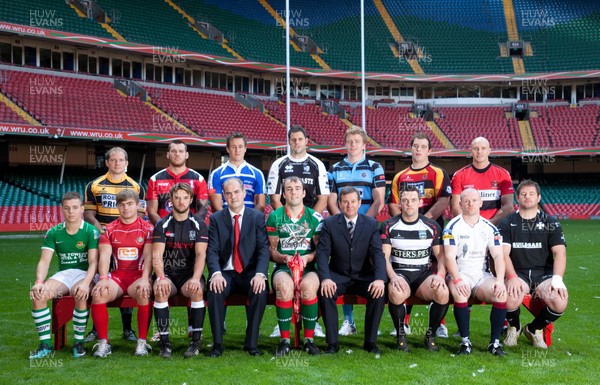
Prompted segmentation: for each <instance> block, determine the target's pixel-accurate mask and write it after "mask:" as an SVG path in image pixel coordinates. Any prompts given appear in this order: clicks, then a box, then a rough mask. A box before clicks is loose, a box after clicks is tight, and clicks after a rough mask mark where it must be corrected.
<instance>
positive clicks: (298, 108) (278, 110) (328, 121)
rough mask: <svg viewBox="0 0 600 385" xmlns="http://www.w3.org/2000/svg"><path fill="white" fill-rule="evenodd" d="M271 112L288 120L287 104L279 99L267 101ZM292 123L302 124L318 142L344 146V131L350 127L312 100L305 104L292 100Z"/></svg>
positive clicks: (280, 119)
mask: <svg viewBox="0 0 600 385" xmlns="http://www.w3.org/2000/svg"><path fill="white" fill-rule="evenodd" d="M265 107H266V108H267V109H268V110H269V113H270V114H271V115H272V116H274V117H275V118H277V119H278V120H279V121H281V122H285V121H286V106H285V104H282V103H279V102H277V101H266V102H265ZM290 110H291V117H290V122H291V125H300V126H302V127H304V129H305V130H306V134H307V135H308V137H309V138H310V139H311V140H312V141H314V142H316V143H317V144H323V145H332V146H342V145H344V132H346V130H347V129H348V126H347V125H345V124H344V123H343V122H342V121H341V120H340V118H339V117H337V116H336V115H328V114H325V113H324V112H323V110H322V109H321V106H320V105H318V104H315V103H314V102H312V101H308V102H306V103H304V104H300V103H296V102H292V103H291V106H290Z"/></svg>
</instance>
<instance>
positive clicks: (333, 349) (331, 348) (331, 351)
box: [325, 344, 340, 354]
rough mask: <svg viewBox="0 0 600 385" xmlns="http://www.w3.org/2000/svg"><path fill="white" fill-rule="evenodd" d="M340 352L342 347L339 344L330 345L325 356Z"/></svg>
mask: <svg viewBox="0 0 600 385" xmlns="http://www.w3.org/2000/svg"><path fill="white" fill-rule="evenodd" d="M339 351H340V347H339V346H338V344H329V345H327V350H325V354H335V353H337V352H339Z"/></svg>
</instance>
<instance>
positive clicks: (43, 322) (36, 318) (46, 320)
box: [31, 307, 52, 346]
mask: <svg viewBox="0 0 600 385" xmlns="http://www.w3.org/2000/svg"><path fill="white" fill-rule="evenodd" d="M31 316H32V317H33V322H34V323H35V329H36V330H37V333H38V336H39V338H40V342H44V343H46V345H48V346H52V344H51V343H50V337H51V334H52V333H51V331H50V324H51V323H52V317H50V310H49V309H48V308H47V307H45V308H43V309H40V310H31Z"/></svg>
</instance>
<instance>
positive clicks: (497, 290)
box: [492, 279, 506, 298]
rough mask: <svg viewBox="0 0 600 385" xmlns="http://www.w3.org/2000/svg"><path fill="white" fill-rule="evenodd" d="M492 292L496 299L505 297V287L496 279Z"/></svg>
mask: <svg viewBox="0 0 600 385" xmlns="http://www.w3.org/2000/svg"><path fill="white" fill-rule="evenodd" d="M492 292H493V293H494V297H496V298H500V297H502V296H504V295H506V286H504V282H503V281H501V280H499V279H496V280H495V282H494V285H493V286H492Z"/></svg>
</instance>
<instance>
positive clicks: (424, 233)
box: [419, 230, 427, 239]
mask: <svg viewBox="0 0 600 385" xmlns="http://www.w3.org/2000/svg"><path fill="white" fill-rule="evenodd" d="M426 238H427V231H425V230H419V239H426Z"/></svg>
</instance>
